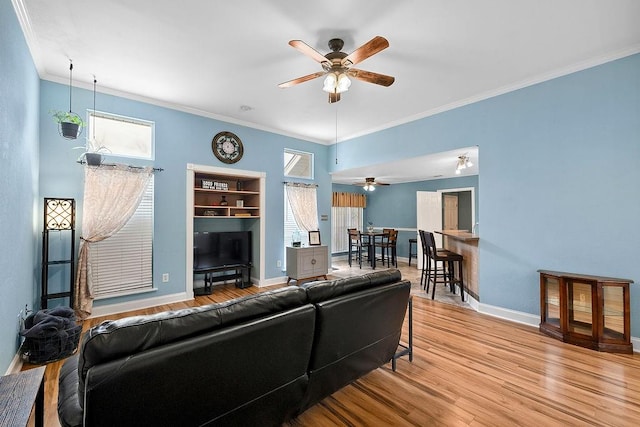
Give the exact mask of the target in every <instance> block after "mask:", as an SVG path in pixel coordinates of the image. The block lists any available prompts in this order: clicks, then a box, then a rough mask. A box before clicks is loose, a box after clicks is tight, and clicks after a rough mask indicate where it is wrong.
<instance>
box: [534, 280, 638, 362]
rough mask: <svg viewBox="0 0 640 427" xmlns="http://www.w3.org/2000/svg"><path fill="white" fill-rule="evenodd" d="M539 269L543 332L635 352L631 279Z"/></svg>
mask: <svg viewBox="0 0 640 427" xmlns="http://www.w3.org/2000/svg"><path fill="white" fill-rule="evenodd" d="M538 272H539V273H540V331H541V332H543V333H545V334H547V335H549V336H551V337H554V338H557V339H559V340H562V341H564V342H567V343H571V344H575V345H579V346H582V347H586V348H591V349H593V350H598V351H606V352H611V353H633V345H632V344H631V326H630V317H631V316H630V312H629V284H631V283H633V281H632V280H627V279H618V278H613V277H602V276H590V275H584V274H571V273H563V272H558V271H547V270H538Z"/></svg>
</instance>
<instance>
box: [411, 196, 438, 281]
mask: <svg viewBox="0 0 640 427" xmlns="http://www.w3.org/2000/svg"><path fill="white" fill-rule="evenodd" d="M416 197H417V199H416V208H417V212H416V225H417V227H418V230H425V231H431V232H434V231H436V230H442V195H441V194H440V193H438V192H435V191H416ZM416 234H417V239H418V262H417V263H416V266H417V268H418V269H419V270H421V269H422V243H421V241H420V233H416ZM435 239H436V246H437V247H439V248H440V247H442V236H441V235H440V234H436V235H435Z"/></svg>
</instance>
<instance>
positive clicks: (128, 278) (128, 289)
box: [89, 176, 154, 299]
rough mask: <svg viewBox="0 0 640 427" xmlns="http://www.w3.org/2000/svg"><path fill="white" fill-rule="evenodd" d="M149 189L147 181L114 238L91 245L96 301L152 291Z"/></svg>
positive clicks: (150, 188)
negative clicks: (140, 196)
mask: <svg viewBox="0 0 640 427" xmlns="http://www.w3.org/2000/svg"><path fill="white" fill-rule="evenodd" d="M153 187H154V178H153V176H152V177H151V178H150V181H149V184H148V185H147V189H146V191H145V193H144V195H143V197H142V201H141V202H140V205H139V206H138V209H137V210H136V212H135V213H134V214H133V216H132V217H131V219H129V222H127V224H126V225H125V226H124V227H123V228H122V229H121V230H120V231H118V232H117V233H116V234H114V235H113V236H111V237H109V238H108V239H105V240H103V241H101V242H97V243H94V244H92V245H91V251H90V259H89V263H90V265H91V268H92V270H93V272H94V277H95V278H96V281H95V282H94V284H93V293H94V295H95V297H96V299H99V298H107V297H114V296H120V295H127V294H133V293H139V292H146V291H149V290H151V289H153V250H152V249H153Z"/></svg>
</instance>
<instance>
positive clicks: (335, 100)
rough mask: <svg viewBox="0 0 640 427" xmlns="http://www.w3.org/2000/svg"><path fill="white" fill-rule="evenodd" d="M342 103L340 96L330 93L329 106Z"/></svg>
mask: <svg viewBox="0 0 640 427" xmlns="http://www.w3.org/2000/svg"><path fill="white" fill-rule="evenodd" d="M338 101H340V94H339V93H334V92H329V104H333V103H334V102H338Z"/></svg>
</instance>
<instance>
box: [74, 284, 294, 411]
mask: <svg viewBox="0 0 640 427" xmlns="http://www.w3.org/2000/svg"><path fill="white" fill-rule="evenodd" d="M305 303H306V294H305V292H304V291H303V290H302V289H299V288H298V287H297V286H288V287H285V288H279V289H275V290H272V291H267V292H261V293H258V294H253V295H248V296H246V297H242V298H236V299H233V300H230V301H225V302H222V303H216V304H209V305H205V306H201V307H192V308H186V309H182V310H176V311H166V312H162V313H157V314H152V315H146V316H134V317H127V318H123V319H119V320H109V321H105V322H102V323H101V324H99V325H97V326H95V327H93V328H91V329H90V330H89V331H87V333H86V334H85V336H84V338H83V340H82V344H81V348H80V352H79V354H80V356H79V360H78V376H79V383H78V392H79V396H83V395H84V380H85V377H86V373H87V371H88V370H89V369H90V368H91V367H92V366H95V365H98V364H103V363H105V362H108V361H110V360H115V359H120V358H122V357H126V356H129V355H133V354H136V353H140V352H142V351H145V350H149V349H151V348H154V347H158V346H161V345H165V344H168V343H172V342H175V341H179V340H182V339H185V338H188V337H192V336H195V335H199V334H202V333H205V332H210V331H214V330H216V329H220V328H223V327H227V326H231V325H235V324H238V323H240V322H245V321H249V320H252V319H257V318H259V317H262V316H265V315H267V314H270V313H277V312H280V311H283V310H287V309H290V308H294V307H298V306H300V305H303V304H305ZM80 404H81V405H84V402H83V401H82V398H80Z"/></svg>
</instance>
